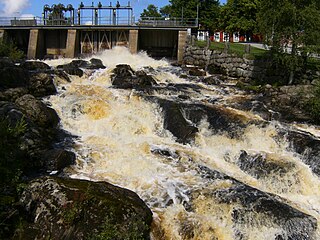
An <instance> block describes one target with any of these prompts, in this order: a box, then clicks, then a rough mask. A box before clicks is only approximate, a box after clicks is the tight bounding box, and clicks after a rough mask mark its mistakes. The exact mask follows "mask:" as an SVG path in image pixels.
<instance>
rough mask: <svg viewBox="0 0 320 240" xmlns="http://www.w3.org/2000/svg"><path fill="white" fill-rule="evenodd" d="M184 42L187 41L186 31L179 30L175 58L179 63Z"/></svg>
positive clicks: (181, 58)
mask: <svg viewBox="0 0 320 240" xmlns="http://www.w3.org/2000/svg"><path fill="white" fill-rule="evenodd" d="M186 43H187V31H179V35H178V53H177V60H178V62H179V63H182V61H183V54H184V48H185V47H186Z"/></svg>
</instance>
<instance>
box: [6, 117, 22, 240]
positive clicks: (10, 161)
mask: <svg viewBox="0 0 320 240" xmlns="http://www.w3.org/2000/svg"><path fill="white" fill-rule="evenodd" d="M25 131H26V123H25V121H24V120H23V119H21V120H20V121H18V122H17V123H16V124H15V125H13V126H12V124H10V123H9V121H8V120H7V119H0V153H1V158H0V239H3V238H7V237H8V235H10V234H12V233H13V229H12V228H14V226H15V224H16V223H14V221H16V219H15V218H14V217H13V216H14V215H15V214H16V212H17V211H16V210H15V209H14V208H12V205H13V204H14V203H15V202H16V200H17V194H18V193H19V192H21V191H22V189H23V187H24V184H23V183H22V181H21V176H22V170H23V169H24V168H25V165H26V163H25V162H24V160H25V158H24V154H23V152H22V151H21V150H20V143H21V136H22V135H23V134H24V133H25ZM12 219H13V220H12ZM12 221H13V222H12Z"/></svg>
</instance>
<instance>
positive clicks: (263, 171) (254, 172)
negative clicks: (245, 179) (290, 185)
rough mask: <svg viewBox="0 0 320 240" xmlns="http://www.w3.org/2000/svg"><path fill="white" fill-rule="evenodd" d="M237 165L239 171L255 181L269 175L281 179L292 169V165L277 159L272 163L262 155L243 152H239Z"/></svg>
mask: <svg viewBox="0 0 320 240" xmlns="http://www.w3.org/2000/svg"><path fill="white" fill-rule="evenodd" d="M237 164H238V166H239V167H240V168H241V170H243V171H244V172H246V173H248V174H250V175H251V176H253V177H255V178H257V179H260V178H265V177H268V176H269V175H270V174H275V175H276V176H280V177H281V176H283V175H284V174H286V173H287V172H288V171H290V170H291V169H293V168H294V164H293V163H287V162H281V161H279V159H278V160H277V161H274V160H272V159H271V157H268V156H267V155H262V154H256V155H249V154H248V153H247V152H245V151H242V152H241V154H240V157H239V159H238V163H237Z"/></svg>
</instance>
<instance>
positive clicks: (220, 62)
mask: <svg viewBox="0 0 320 240" xmlns="http://www.w3.org/2000/svg"><path fill="white" fill-rule="evenodd" d="M184 63H185V64H190V65H195V66H198V67H201V68H204V69H206V70H207V71H208V72H209V73H211V74H214V73H222V74H226V75H227V76H230V77H238V78H243V80H247V81H250V80H258V81H263V82H266V83H274V82H279V81H287V76H288V72H286V70H284V69H280V68H278V69H277V68H275V67H274V66H273V65H272V63H271V61H269V60H265V59H261V60H260V59H259V60H250V59H247V58H245V57H239V56H237V55H236V54H229V53H225V52H223V51H217V50H208V49H207V48H200V47H195V46H190V45H189V46H187V47H186V48H185V53H184ZM319 76H320V73H319V72H312V71H307V72H306V73H303V74H302V75H300V76H298V77H299V79H300V81H299V82H303V83H310V82H312V81H313V80H314V79H317V78H319Z"/></svg>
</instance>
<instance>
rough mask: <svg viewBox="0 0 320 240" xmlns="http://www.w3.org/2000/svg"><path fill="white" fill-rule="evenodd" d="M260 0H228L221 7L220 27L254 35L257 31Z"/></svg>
mask: <svg viewBox="0 0 320 240" xmlns="http://www.w3.org/2000/svg"><path fill="white" fill-rule="evenodd" d="M259 7H260V0H228V2H227V4H226V5H224V6H222V7H221V12H220V16H219V27H220V28H221V29H223V30H225V31H227V32H240V34H245V35H252V34H253V33H254V32H255V31H256V26H257V20H256V19H257V13H258V11H259Z"/></svg>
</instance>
